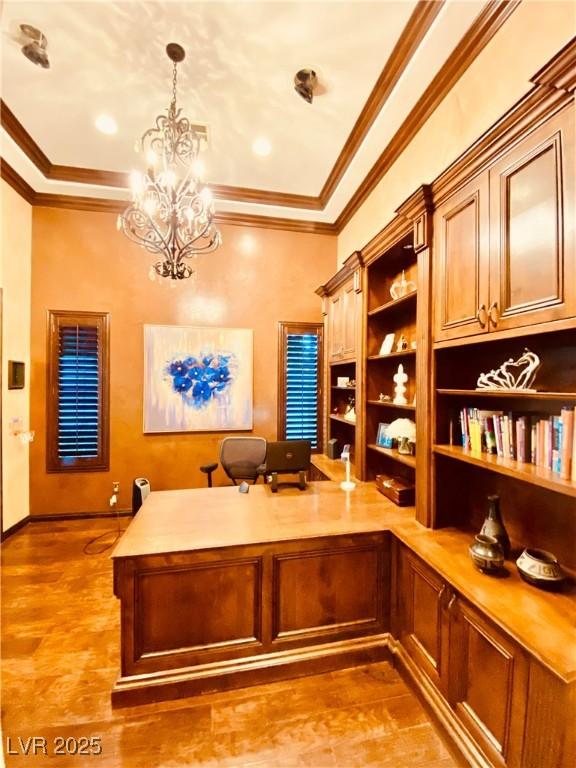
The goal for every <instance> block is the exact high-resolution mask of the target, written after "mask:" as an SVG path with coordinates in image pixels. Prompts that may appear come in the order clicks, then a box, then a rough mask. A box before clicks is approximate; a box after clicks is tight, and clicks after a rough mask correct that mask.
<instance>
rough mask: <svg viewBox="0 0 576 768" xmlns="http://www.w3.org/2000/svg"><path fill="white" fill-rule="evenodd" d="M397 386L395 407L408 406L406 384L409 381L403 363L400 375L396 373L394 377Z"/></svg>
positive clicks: (399, 367)
mask: <svg viewBox="0 0 576 768" xmlns="http://www.w3.org/2000/svg"><path fill="white" fill-rule="evenodd" d="M392 378H393V380H394V383H395V384H396V386H395V387H394V400H392V403H393V404H394V405H408V400H406V394H405V393H406V386H405V384H406V382H407V381H408V376H407V374H405V373H404V366H403V365H402V363H400V365H399V366H398V373H395V374H394V376H393V377H392Z"/></svg>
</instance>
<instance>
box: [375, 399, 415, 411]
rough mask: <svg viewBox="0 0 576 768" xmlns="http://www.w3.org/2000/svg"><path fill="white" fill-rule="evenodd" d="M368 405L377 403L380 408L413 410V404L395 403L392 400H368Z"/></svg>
mask: <svg viewBox="0 0 576 768" xmlns="http://www.w3.org/2000/svg"><path fill="white" fill-rule="evenodd" d="M367 403H368V405H379V406H380V407H382V408H398V409H400V410H403V411H415V410H416V406H415V405H395V404H394V403H393V402H392V400H384V401H382V400H368V401H367Z"/></svg>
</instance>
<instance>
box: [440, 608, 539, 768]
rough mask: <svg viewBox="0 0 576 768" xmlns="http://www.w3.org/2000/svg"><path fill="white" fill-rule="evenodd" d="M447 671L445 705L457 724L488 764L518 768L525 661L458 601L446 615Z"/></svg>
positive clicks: (507, 640) (525, 687) (500, 634)
mask: <svg viewBox="0 0 576 768" xmlns="http://www.w3.org/2000/svg"><path fill="white" fill-rule="evenodd" d="M451 601H452V598H451ZM449 667H450V696H449V698H450V704H451V705H452V707H453V708H454V709H455V712H456V716H457V718H458V720H459V721H460V722H461V723H462V725H463V726H464V727H465V728H466V730H467V731H468V732H469V733H470V734H471V736H472V738H473V739H474V740H475V741H476V742H477V743H478V745H479V746H480V748H481V749H482V750H483V752H484V753H485V754H487V755H488V757H489V758H490V760H491V762H493V763H494V764H496V765H497V764H498V763H499V762H500V761H502V762H503V763H505V764H506V765H507V766H510V767H511V768H512V767H515V768H520V767H521V766H522V765H523V763H522V742H523V736H524V721H525V714H526V704H527V697H528V661H527V658H526V655H525V654H524V652H523V650H522V649H521V648H520V647H519V646H518V645H517V644H516V643H514V642H513V641H512V640H510V638H509V637H508V636H507V635H506V634H505V633H504V632H502V631H501V630H500V629H498V628H497V627H495V626H494V625H493V624H492V623H491V622H488V621H487V619H486V618H485V617H484V616H483V614H482V613H480V611H478V610H477V609H476V608H474V607H473V606H471V605H470V604H469V603H468V602H467V601H465V600H462V599H461V598H459V597H456V598H455V599H454V601H453V602H452V608H451V611H450V661H449Z"/></svg>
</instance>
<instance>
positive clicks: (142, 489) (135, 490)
mask: <svg viewBox="0 0 576 768" xmlns="http://www.w3.org/2000/svg"><path fill="white" fill-rule="evenodd" d="M149 493H150V482H149V481H148V480H147V479H146V478H145V477H137V478H136V479H135V480H134V483H133V484H132V514H133V515H135V514H136V512H138V510H139V509H140V507H141V506H142V504H143V503H144V500H145V498H146V497H147V496H148V494H149Z"/></svg>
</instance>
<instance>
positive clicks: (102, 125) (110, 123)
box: [96, 115, 118, 136]
mask: <svg viewBox="0 0 576 768" xmlns="http://www.w3.org/2000/svg"><path fill="white" fill-rule="evenodd" d="M96 128H98V130H99V131H100V133H106V134H108V135H109V136H111V135H112V134H113V133H117V131H118V124H117V123H116V120H114V118H113V117H110V115H98V117H97V118H96Z"/></svg>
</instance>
